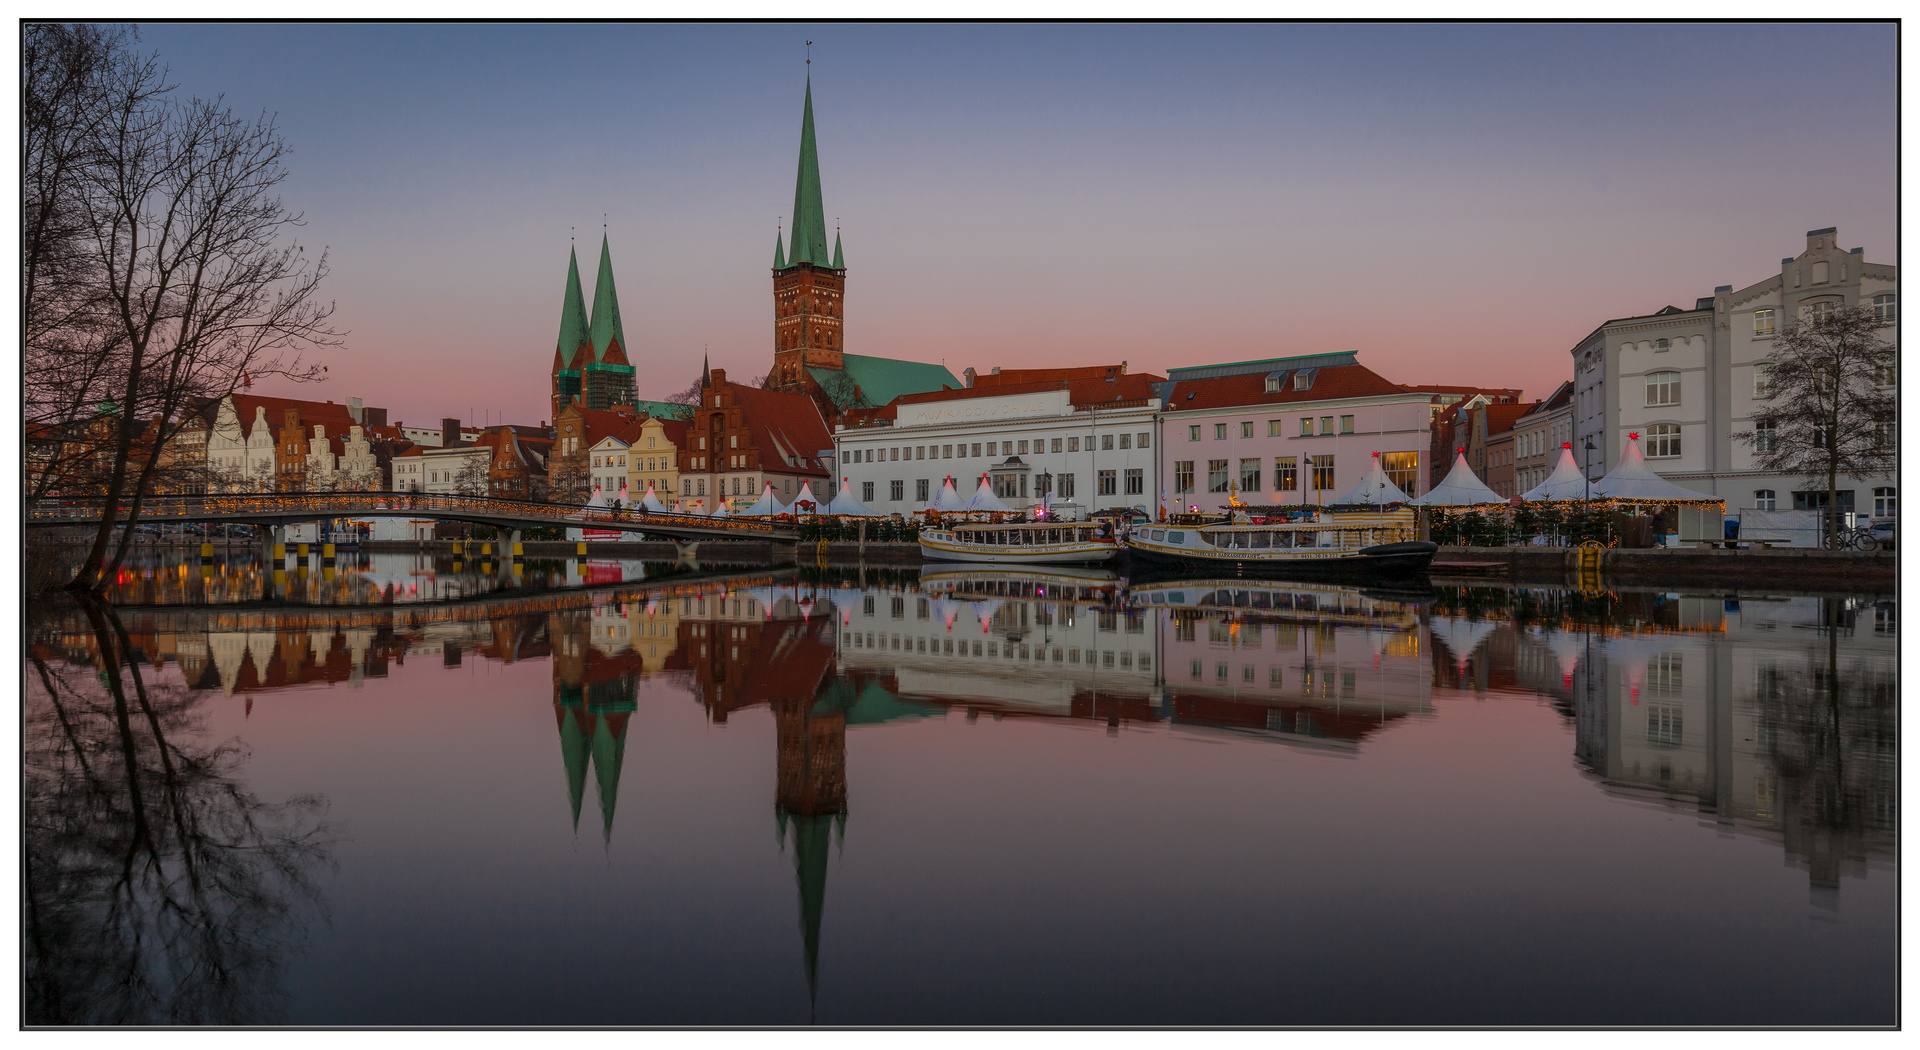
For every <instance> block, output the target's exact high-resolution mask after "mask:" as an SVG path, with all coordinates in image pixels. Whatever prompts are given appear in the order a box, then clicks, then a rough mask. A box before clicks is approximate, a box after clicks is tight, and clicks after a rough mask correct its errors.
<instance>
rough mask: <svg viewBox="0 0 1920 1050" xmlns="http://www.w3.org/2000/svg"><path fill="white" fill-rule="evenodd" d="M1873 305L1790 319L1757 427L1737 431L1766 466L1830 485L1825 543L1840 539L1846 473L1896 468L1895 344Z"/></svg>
mask: <svg viewBox="0 0 1920 1050" xmlns="http://www.w3.org/2000/svg"><path fill="white" fill-rule="evenodd" d="M1887 323H1888V322H1887V321H1885V320H1883V319H1881V318H1880V317H1877V316H1876V315H1875V312H1874V309H1873V308H1872V307H1869V306H1838V307H1834V308H1832V309H1831V310H1829V311H1827V312H1825V313H1824V314H1821V315H1817V316H1814V317H1811V318H1809V319H1807V320H1804V321H1797V322H1795V323H1793V324H1791V325H1788V326H1787V327H1786V328H1785V329H1784V330H1783V331H1782V332H1781V333H1780V335H1779V336H1778V337H1777V338H1775V340H1774V343H1773V352H1772V353H1770V354H1768V355H1767V361H1766V367H1767V372H1766V376H1767V386H1768V388H1769V389H1768V390H1767V393H1766V395H1765V396H1764V397H1762V398H1761V399H1760V400H1761V407H1760V408H1759V409H1758V410H1757V411H1755V412H1754V414H1753V429H1752V430H1748V431H1743V432H1741V433H1737V434H1735V435H1733V437H1734V440H1736V441H1740V442H1742V443H1745V444H1747V445H1749V446H1751V447H1752V448H1753V451H1754V460H1755V461H1756V462H1757V463H1758V465H1759V466H1760V468H1761V469H1762V470H1769V471H1777V472H1779V473H1782V474H1791V475H1795V476H1798V477H1800V478H1803V479H1805V480H1806V483H1807V484H1809V485H1822V486H1824V487H1825V489H1826V495H1827V499H1826V511H1827V542H1828V543H1829V545H1837V544H1838V543H1839V542H1840V530H1839V529H1838V528H1837V527H1835V526H1836V523H1837V521H1838V516H1839V513H1840V507H1839V488H1840V478H1841V477H1842V476H1843V475H1844V476H1848V477H1855V478H1864V477H1865V476H1866V475H1867V474H1870V473H1874V472H1878V471H1884V470H1890V469H1892V467H1893V463H1894V454H1895V450H1896V445H1897V442H1896V441H1895V437H1894V410H1895V408H1896V407H1897V401H1896V398H1895V396H1894V367H1895V358H1894V348H1893V347H1892V346H1891V345H1889V344H1888V343H1887V342H1885V341H1884V340H1882V339H1881V338H1880V335H1879V330H1880V329H1881V328H1882V327H1883V326H1884V325H1885V324H1887Z"/></svg>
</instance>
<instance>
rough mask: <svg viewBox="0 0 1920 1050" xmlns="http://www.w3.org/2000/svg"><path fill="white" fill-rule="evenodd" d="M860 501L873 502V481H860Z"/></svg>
mask: <svg viewBox="0 0 1920 1050" xmlns="http://www.w3.org/2000/svg"><path fill="white" fill-rule="evenodd" d="M860 501H861V502H862V503H872V502H873V482H871V481H863V482H861V483H860Z"/></svg>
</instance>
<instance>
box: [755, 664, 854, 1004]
mask: <svg viewBox="0 0 1920 1050" xmlns="http://www.w3.org/2000/svg"><path fill="white" fill-rule="evenodd" d="M836 686H838V687H840V689H841V690H842V691H846V687H845V685H844V683H842V682H840V681H839V680H835V681H834V682H833V683H832V684H830V685H829V686H828V687H827V689H826V690H824V691H823V692H822V695H821V697H820V700H819V702H818V703H816V702H815V701H814V699H813V698H812V697H806V698H798V697H796V698H791V699H786V700H776V701H774V702H773V719H774V727H775V730H776V733H777V736H778V748H779V758H778V764H779V771H778V777H777V783H778V787H777V789H776V791H777V798H776V799H775V803H774V809H775V814H776V818H777V819H778V820H779V822H780V828H781V842H782V844H783V845H784V844H785V841H786V833H787V831H788V829H791V831H792V835H793V870H794V875H795V877H796V880H797V881H798V882H799V887H800V938H801V944H802V947H803V949H804V951H805V953H806V969H807V1005H808V1009H809V1012H811V1010H812V1009H813V1008H814V1006H815V1005H816V1003H817V998H818V994H819V973H820V919H821V915H822V914H823V912H824V911H825V909H826V901H827V852H828V847H829V845H830V844H831V839H832V833H833V828H834V826H835V824H836V823H837V824H839V826H840V827H841V829H842V834H844V833H845V827H846V819H847V716H846V710H845V705H844V704H842V703H836V702H835V700H836V693H835V687H836Z"/></svg>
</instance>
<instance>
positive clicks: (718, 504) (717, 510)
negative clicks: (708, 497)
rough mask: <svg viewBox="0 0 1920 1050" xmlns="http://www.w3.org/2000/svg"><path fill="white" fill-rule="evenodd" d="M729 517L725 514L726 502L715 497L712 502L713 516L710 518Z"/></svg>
mask: <svg viewBox="0 0 1920 1050" xmlns="http://www.w3.org/2000/svg"><path fill="white" fill-rule="evenodd" d="M729 516H730V515H729V514H728V513H727V501H726V500H724V499H720V498H718V497H715V499H714V501H713V514H712V515H711V517H715V518H725V517H729Z"/></svg>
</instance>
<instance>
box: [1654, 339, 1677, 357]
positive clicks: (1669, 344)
mask: <svg viewBox="0 0 1920 1050" xmlns="http://www.w3.org/2000/svg"><path fill="white" fill-rule="evenodd" d="M1653 349H1654V352H1655V353H1660V354H1664V353H1666V352H1667V351H1669V350H1671V349H1673V340H1671V339H1655V340H1654V341H1653Z"/></svg>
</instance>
